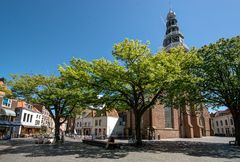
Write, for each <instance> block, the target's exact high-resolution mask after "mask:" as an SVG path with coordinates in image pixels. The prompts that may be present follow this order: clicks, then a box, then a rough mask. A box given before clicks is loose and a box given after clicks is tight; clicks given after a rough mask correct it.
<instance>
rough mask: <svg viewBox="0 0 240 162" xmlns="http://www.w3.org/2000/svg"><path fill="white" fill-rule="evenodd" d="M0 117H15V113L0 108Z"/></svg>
mask: <svg viewBox="0 0 240 162" xmlns="http://www.w3.org/2000/svg"><path fill="white" fill-rule="evenodd" d="M0 115H6V116H16V113H15V112H14V111H12V110H9V109H4V108H0Z"/></svg>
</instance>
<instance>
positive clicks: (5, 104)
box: [2, 98, 12, 107]
mask: <svg viewBox="0 0 240 162" xmlns="http://www.w3.org/2000/svg"><path fill="white" fill-rule="evenodd" d="M11 104H12V100H10V99H8V98H4V99H3V101H2V106H6V107H11Z"/></svg>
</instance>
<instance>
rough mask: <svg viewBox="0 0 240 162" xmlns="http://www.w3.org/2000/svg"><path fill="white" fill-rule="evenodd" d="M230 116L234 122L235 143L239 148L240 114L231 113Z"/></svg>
mask: <svg viewBox="0 0 240 162" xmlns="http://www.w3.org/2000/svg"><path fill="white" fill-rule="evenodd" d="M232 115H233V120H234V127H235V139H236V143H237V145H239V146H240V113H239V112H235V113H233V112H232Z"/></svg>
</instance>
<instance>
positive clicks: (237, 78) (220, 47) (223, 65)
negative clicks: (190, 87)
mask: <svg viewBox="0 0 240 162" xmlns="http://www.w3.org/2000/svg"><path fill="white" fill-rule="evenodd" d="M198 55H199V56H200V57H202V59H203V61H204V63H203V64H202V65H201V66H200V67H199V69H198V70H197V73H196V75H198V76H199V77H201V78H203V79H204V80H203V81H202V82H201V84H199V85H200V88H202V89H201V92H202V96H203V98H204V99H205V102H206V103H208V104H211V105H212V106H226V107H228V108H229V109H230V111H231V113H232V115H233V119H234V124H235V129H236V131H235V132H236V133H235V134H236V140H237V141H238V144H240V36H237V37H233V38H231V39H220V40H219V41H217V42H216V43H213V44H210V45H207V46H204V47H202V48H201V49H199V50H198Z"/></svg>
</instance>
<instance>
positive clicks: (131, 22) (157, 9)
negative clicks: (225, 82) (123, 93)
mask: <svg viewBox="0 0 240 162" xmlns="http://www.w3.org/2000/svg"><path fill="white" fill-rule="evenodd" d="M171 3H172V8H173V9H174V11H175V12H176V14H177V18H178V21H179V23H178V24H179V26H180V30H181V32H182V33H183V34H184V36H185V42H186V43H187V44H188V46H190V47H193V46H195V47H201V46H203V45H205V44H208V43H210V42H215V41H216V40H218V39H219V38H221V37H224V38H228V37H232V36H236V35H239V32H240V22H239V17H240V12H239V6H240V1H239V0H211V1H210V0H201V1H195V0H194V1H193V0H172V2H171ZM169 8H170V5H169V1H168V0H148V1H146V0H121V1H119V0H101V1H100V0H71V1H67V0H41V1H40V0H21V1H20V0H1V1H0V56H1V59H0V60H1V63H0V76H3V77H5V78H9V74H24V73H31V74H36V73H41V74H47V75H49V74H58V72H57V65H59V64H63V63H68V62H69V61H70V60H71V58H72V57H77V58H82V59H86V60H93V59H97V58H101V57H105V58H107V59H112V56H111V50H112V46H113V45H114V44H115V43H118V42H120V41H122V40H123V39H124V38H130V39H140V40H142V41H144V42H145V41H147V40H149V41H150V42H151V46H150V47H151V49H152V51H154V52H156V51H157V50H158V49H160V48H161V47H162V41H163V37H164V32H165V26H164V24H163V21H162V17H163V19H165V18H166V14H167V12H168V11H169Z"/></svg>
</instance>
